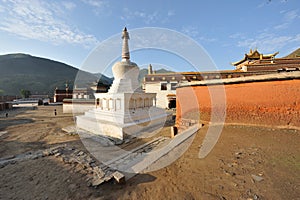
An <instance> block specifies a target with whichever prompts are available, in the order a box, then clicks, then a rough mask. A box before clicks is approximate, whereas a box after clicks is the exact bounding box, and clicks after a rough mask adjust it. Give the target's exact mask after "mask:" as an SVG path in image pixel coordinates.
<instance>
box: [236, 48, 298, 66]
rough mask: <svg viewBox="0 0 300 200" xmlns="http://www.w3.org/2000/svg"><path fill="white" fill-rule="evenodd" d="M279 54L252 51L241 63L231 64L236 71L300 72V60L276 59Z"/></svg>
mask: <svg viewBox="0 0 300 200" xmlns="http://www.w3.org/2000/svg"><path fill="white" fill-rule="evenodd" d="M277 54H279V52H275V53H272V54H262V53H259V52H258V50H257V49H256V50H254V51H253V50H252V49H250V52H249V53H246V54H245V56H244V58H242V59H241V60H240V61H237V62H233V63H231V64H232V65H233V66H235V68H236V70H241V71H245V72H248V71H253V72H254V71H256V72H261V71H273V72H281V71H296V70H300V58H299V57H298V58H296V57H295V58H275V56H276V55H277Z"/></svg>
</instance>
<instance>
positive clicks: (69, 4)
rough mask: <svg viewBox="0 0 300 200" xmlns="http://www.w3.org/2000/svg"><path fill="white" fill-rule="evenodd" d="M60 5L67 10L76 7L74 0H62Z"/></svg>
mask: <svg viewBox="0 0 300 200" xmlns="http://www.w3.org/2000/svg"><path fill="white" fill-rule="evenodd" d="M62 5H63V6H64V7H65V9H67V10H73V9H74V8H76V4H75V3H74V2H71V1H63V2H62Z"/></svg>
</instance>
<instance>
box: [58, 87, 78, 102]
mask: <svg viewBox="0 0 300 200" xmlns="http://www.w3.org/2000/svg"><path fill="white" fill-rule="evenodd" d="M72 97H73V90H70V89H69V87H66V89H64V90H62V89H58V88H56V89H55V90H54V100H53V102H55V103H57V102H63V100H64V99H72Z"/></svg>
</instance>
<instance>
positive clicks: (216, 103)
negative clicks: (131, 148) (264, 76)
mask: <svg viewBox="0 0 300 200" xmlns="http://www.w3.org/2000/svg"><path fill="white" fill-rule="evenodd" d="M210 94H212V95H210ZM176 96H177V97H176V99H177V105H176V106H177V113H176V115H177V118H176V119H177V124H180V120H181V118H194V119H195V118H197V117H198V119H199V116H197V114H198V115H199V113H200V120H203V121H211V114H212V112H211V110H212V109H211V108H212V105H213V107H214V108H215V109H216V111H215V115H214V116H217V118H221V116H222V115H223V114H225V111H226V117H225V119H226V122H230V123H250V124H265V125H277V126H286V125H289V126H298V127H300V80H281V81H267V82H252V83H239V84H228V85H215V86H190V87H182V88H177V90H176ZM224 102H225V103H226V107H225V109H222V103H224Z"/></svg>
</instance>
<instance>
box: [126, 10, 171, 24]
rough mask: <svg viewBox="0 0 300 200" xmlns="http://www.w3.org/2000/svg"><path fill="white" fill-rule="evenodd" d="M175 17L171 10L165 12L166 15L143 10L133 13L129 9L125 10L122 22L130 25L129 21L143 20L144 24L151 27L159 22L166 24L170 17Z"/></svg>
mask: <svg viewBox="0 0 300 200" xmlns="http://www.w3.org/2000/svg"><path fill="white" fill-rule="evenodd" d="M174 15H175V11H174V10H169V11H167V13H165V12H164V14H162V13H160V12H158V11H153V12H146V11H143V10H142V11H140V10H136V11H132V10H130V9H129V8H124V9H123V14H122V16H121V20H123V21H125V22H127V23H128V21H130V20H134V19H139V20H142V22H143V23H145V24H147V25H149V24H154V23H157V22H161V23H166V22H167V21H168V19H169V17H172V16H174Z"/></svg>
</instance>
